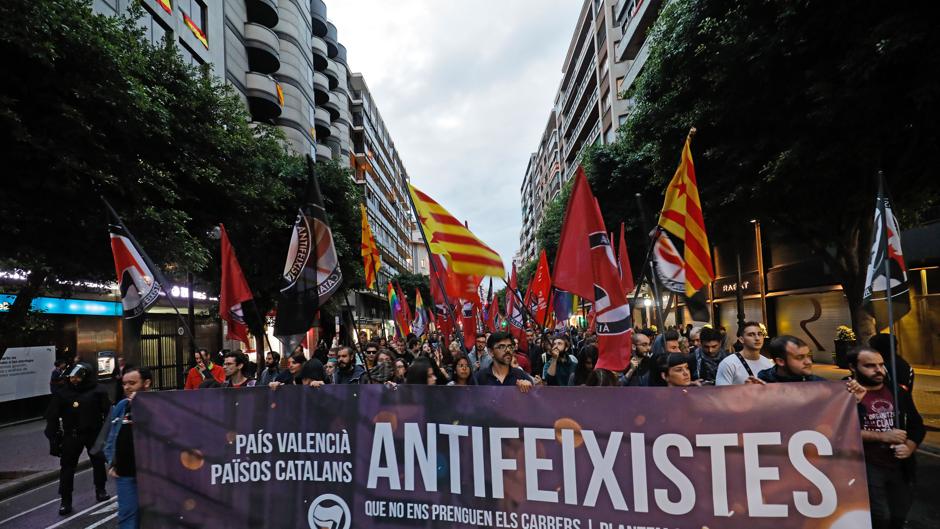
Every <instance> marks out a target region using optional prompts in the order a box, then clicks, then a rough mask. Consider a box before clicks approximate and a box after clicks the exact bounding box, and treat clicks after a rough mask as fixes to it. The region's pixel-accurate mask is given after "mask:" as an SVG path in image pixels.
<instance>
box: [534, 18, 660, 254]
mask: <svg viewBox="0 0 940 529" xmlns="http://www.w3.org/2000/svg"><path fill="white" fill-rule="evenodd" d="M630 4H633V5H634V6H633V7H631V6H630ZM637 5H639V6H641V7H642V8H643V9H642V10H638V11H634V10H635V8H636V7H637ZM660 7H661V2H658V1H649V0H629V1H628V0H584V2H583V4H582V7H581V12H580V14H579V16H578V20H577V23H576V24H575V29H574V32H573V33H572V36H571V41H570V43H569V45H568V51H567V53H566V54H565V58H564V61H563V63H562V68H561V81H560V82H559V86H558V91H557V92H556V94H555V100H554V105H553V107H552V108H551V109H549V118H548V121H547V123H546V126H545V129H544V130H543V132H542V136H541V138H540V140H539V144H538V148H537V149H536V151H535V152H534V153H533V154H532V156H530V158H529V164H528V166H527V168H526V173H525V176H524V178H523V181H522V187H521V189H520V194H521V196H522V200H521V204H522V231H521V233H520V235H519V246H520V249H519V258H520V260H521V261H522V262H527V261H530V260H532V259H534V258H535V257H537V244H536V240H535V233H536V232H537V231H538V227H539V225H540V224H541V222H542V217H543V213H544V209H545V207H546V206H547V205H548V204H549V203H551V201H552V200H554V198H555V197H556V196H558V194H559V193H560V192H561V189H562V187H563V186H564V185H565V183H566V182H568V181H569V180H570V179H571V177H572V176H573V175H574V173H575V171H576V170H577V168H578V165H579V164H580V162H581V157H582V156H583V155H584V151H585V150H586V149H587V148H588V147H590V146H591V145H595V144H608V143H612V142H613V141H614V140H615V139H616V136H617V129H618V128H619V127H620V126H621V125H623V124H624V123H626V121H627V119H628V117H629V114H630V111H631V108H632V107H631V102H630V100H628V99H627V98H626V97H625V94H626V92H627V91H628V89H629V88H630V85H631V84H632V83H633V81H635V79H636V72H638V71H639V69H640V68H642V64H640V65H639V66H635V63H636V61H635V60H634V59H631V58H629V57H630V53H629V52H628V51H623V52H622V53H621V50H622V49H624V48H626V46H627V45H626V44H625V43H624V41H628V42H632V41H633V40H637V39H639V40H640V41H641V44H642V42H643V41H644V40H645V38H646V32H647V30H648V28H649V25H646V26H645V27H636V28H635V27H633V26H631V25H630V23H629V21H630V20H633V19H634V18H635V17H636V16H639V14H640V13H642V14H643V16H647V17H652V19H653V20H655V14H657V13H658V12H659V8H660ZM648 13H652V15H649V14H648ZM624 31H630V32H631V33H629V34H625V33H624ZM625 35H626V37H625ZM629 51H632V48H630V49H629ZM644 59H645V57H644ZM631 71H632V72H634V73H633V74H632V76H631V75H630V72H631Z"/></svg>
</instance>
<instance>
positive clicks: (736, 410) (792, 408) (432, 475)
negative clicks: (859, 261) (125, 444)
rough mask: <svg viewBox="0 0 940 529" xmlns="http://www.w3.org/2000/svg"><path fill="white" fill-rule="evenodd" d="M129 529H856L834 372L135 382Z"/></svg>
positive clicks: (858, 467)
mask: <svg viewBox="0 0 940 529" xmlns="http://www.w3.org/2000/svg"><path fill="white" fill-rule="evenodd" d="M134 417H135V424H134V442H135V446H136V454H137V476H138V483H139V489H140V506H141V514H142V523H143V527H145V528H171V527H172V528H177V527H194V528H195V527H199V528H220V529H223V528H224V529H241V528H244V529H248V528H252V529H254V528H258V527H295V528H296V527H302V528H307V527H309V528H311V529H324V528H328V529H349V528H351V527H356V528H357V529H358V528H389V529H393V528H404V527H409V528H411V527H467V528H469V527H498V528H507V529H631V528H636V527H669V528H694V529H699V528H702V527H712V528H719V527H720V528H722V529H734V528H741V529H744V528H747V529H751V528H752V527H755V526H760V527H767V526H771V524H772V526H773V527H774V528H775V529H784V528H799V529H809V528H817V527H818V528H826V529H849V528H851V529H863V528H868V527H870V522H869V518H868V490H867V485H866V479H865V465H864V462H863V458H862V445H861V437H860V435H859V426H858V416H857V413H856V406H855V401H854V399H853V398H852V397H851V396H850V395H849V394H848V393H847V392H846V391H845V388H844V386H843V385H841V384H839V383H834V382H833V383H829V382H818V383H796V384H772V385H768V386H736V387H727V388H693V389H688V390H684V389H678V388H587V387H572V388H536V389H535V390H533V391H532V392H531V393H529V394H521V393H520V392H519V391H517V390H516V389H515V388H500V387H424V386H415V387H406V386H399V387H398V388H397V389H391V388H387V387H384V386H379V385H374V386H325V387H323V388H319V389H314V388H310V387H296V386H291V387H282V388H280V389H278V390H270V389H267V388H251V389H210V390H199V391H173V392H160V393H143V394H140V395H138V396H137V398H136V399H135V401H134Z"/></svg>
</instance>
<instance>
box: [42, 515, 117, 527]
mask: <svg viewBox="0 0 940 529" xmlns="http://www.w3.org/2000/svg"><path fill="white" fill-rule="evenodd" d="M117 515H118V513H114V514H112V515H111V516H108V517H107V518H102V519H101V520H98V521H97V522H95V523H93V524H91V525H89V526H88V527H86V528H85V529H95V527H98V526H101V525H104V524H106V523H108V522H110V521H111V520H113V519H115V518H117ZM50 529H52V528H50Z"/></svg>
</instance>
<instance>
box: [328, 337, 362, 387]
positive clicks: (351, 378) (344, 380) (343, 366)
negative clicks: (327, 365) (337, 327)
mask: <svg viewBox="0 0 940 529" xmlns="http://www.w3.org/2000/svg"><path fill="white" fill-rule="evenodd" d="M365 373H366V368H364V367H362V366H360V365H356V353H355V351H353V349H352V347H349V346H348V345H345V346H343V347H340V348H339V350H337V351H336V370H335V371H333V383H334V384H359V383H360V382H364V381H363V380H362V378H363V375H364V374H365Z"/></svg>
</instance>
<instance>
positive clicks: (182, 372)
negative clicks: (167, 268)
mask: <svg viewBox="0 0 940 529" xmlns="http://www.w3.org/2000/svg"><path fill="white" fill-rule="evenodd" d="M100 198H101V201H102V202H104V205H105V207H106V208H108V211H109V212H110V213H111V215H112V216H113V217H114V219H115V220H116V221H117V223H118V225H119V226H120V227H121V228H122V229H123V230H124V233H125V234H126V235H127V238H128V239H130V241H131V243H133V244H134V246H135V247H136V248H137V251H139V252H140V256H141V257H142V258H143V259H144V261H145V262H146V263H147V265H148V266H149V267H150V268H151V269H152V270H153V273H154V276H155V277H154V280H155V281H159V282H160V283H161V284H162V285H163V287H164V288H169V286H170V283H169V281H167V280H166V277H164V276H163V272H161V271H160V269H159V268H157V266H156V265H154V264H153V261H152V260H151V259H150V257H149V256H148V255H147V252H146V251H144V247H143V246H141V245H140V243H138V242H137V239H136V238H134V235H133V234H132V233H131V230H129V229H127V226H125V225H124V221H123V220H121V217H120V216H119V215H118V214H117V211H115V210H114V208H113V207H111V203H110V202H108V199H106V198H104V197H103V196H102V197H100ZM171 290H172V289H171ZM164 293H165V294H166V296H165V297H166V300H167V302H168V303H169V304H170V307H172V308H173V312H175V313H176V317H177V318H179V320H180V324H182V326H183V329H184V330H185V331H186V334H187V335H188V336H189V340H190V343H196V336H195V335H194V334H193V330H192V328H190V326H189V323H187V322H186V318H183V315H182V314H181V313H180V309H179V308H178V307H177V306H176V303H173V295H172V294H171V293H170V292H169V291H167V290H164ZM145 312H146V311H145ZM141 316H142V317H143V316H144V314H141ZM176 363H177V366H176V367H177V371H176V375H177V379H176V384H177V387H178V388H182V387H183V381H184V380H185V378H186V369H185V367H184V364H183V358H182V351H181V350H179V349H177V357H176Z"/></svg>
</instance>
